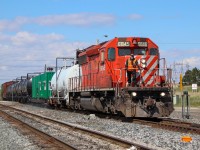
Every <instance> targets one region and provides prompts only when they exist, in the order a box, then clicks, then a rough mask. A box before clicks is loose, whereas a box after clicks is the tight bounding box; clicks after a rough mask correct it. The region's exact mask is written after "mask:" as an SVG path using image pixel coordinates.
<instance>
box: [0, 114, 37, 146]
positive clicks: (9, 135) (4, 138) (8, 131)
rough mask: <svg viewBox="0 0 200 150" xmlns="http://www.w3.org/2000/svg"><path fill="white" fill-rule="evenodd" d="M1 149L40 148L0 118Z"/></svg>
mask: <svg viewBox="0 0 200 150" xmlns="http://www.w3.org/2000/svg"><path fill="white" fill-rule="evenodd" d="M0 149H1V150H36V149H40V148H39V147H38V146H37V145H35V144H34V143H32V142H31V141H30V140H29V139H28V137H27V136H24V135H22V134H21V133H20V132H19V131H18V130H17V129H15V128H14V127H13V126H12V125H10V124H9V123H8V122H6V121H5V120H4V119H3V118H2V117H0Z"/></svg>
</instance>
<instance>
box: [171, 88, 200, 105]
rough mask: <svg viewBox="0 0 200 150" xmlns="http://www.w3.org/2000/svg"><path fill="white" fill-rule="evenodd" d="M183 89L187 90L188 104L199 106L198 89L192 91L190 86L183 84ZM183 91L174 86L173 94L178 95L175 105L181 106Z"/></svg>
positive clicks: (199, 92) (199, 93)
mask: <svg viewBox="0 0 200 150" xmlns="http://www.w3.org/2000/svg"><path fill="white" fill-rule="evenodd" d="M183 91H188V95H189V100H190V106H191V107H200V91H197V92H192V86H184V87H183ZM182 93H183V92H181V91H180V88H179V87H174V95H179V100H178V102H177V104H176V105H175V106H176V107H181V106H182V104H181V101H182V96H181V95H183V94H182Z"/></svg>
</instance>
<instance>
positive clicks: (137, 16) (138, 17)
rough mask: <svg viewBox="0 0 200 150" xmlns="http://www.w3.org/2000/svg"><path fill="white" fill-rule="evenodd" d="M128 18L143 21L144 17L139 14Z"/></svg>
mask: <svg viewBox="0 0 200 150" xmlns="http://www.w3.org/2000/svg"><path fill="white" fill-rule="evenodd" d="M128 18H129V19H131V20H140V19H143V18H144V17H143V16H142V15H140V14H130V15H129V16H128Z"/></svg>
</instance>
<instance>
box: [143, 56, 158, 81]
mask: <svg viewBox="0 0 200 150" xmlns="http://www.w3.org/2000/svg"><path fill="white" fill-rule="evenodd" d="M154 58H155V56H151V57H150V59H149V60H148V61H147V68H148V71H147V72H146V74H145V75H144V76H143V80H144V81H145V80H146V79H147V78H148V76H149V74H150V73H151V72H152V71H153V69H155V67H156V65H157V64H158V60H156V61H155V62H154V64H153V65H152V66H151V68H149V67H148V65H149V64H150V63H151V61H152V60H153V59H154Z"/></svg>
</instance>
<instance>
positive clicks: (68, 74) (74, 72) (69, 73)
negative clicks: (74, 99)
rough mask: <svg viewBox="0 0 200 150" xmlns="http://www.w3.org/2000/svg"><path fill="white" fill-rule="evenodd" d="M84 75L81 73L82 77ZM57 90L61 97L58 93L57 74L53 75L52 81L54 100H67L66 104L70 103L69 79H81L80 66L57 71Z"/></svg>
mask: <svg viewBox="0 0 200 150" xmlns="http://www.w3.org/2000/svg"><path fill="white" fill-rule="evenodd" d="M81 74H82V73H81V72H80V75H81ZM57 77H58V79H57V90H58V93H59V95H57V91H56V73H55V74H54V75H53V77H52V79H51V89H52V98H58V97H59V100H65V101H66V104H68V102H69V99H68V98H69V97H68V95H69V94H68V89H69V86H70V85H69V79H70V78H73V77H79V65H74V66H71V67H68V68H62V69H61V70H58V71H57ZM74 88H76V87H74Z"/></svg>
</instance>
